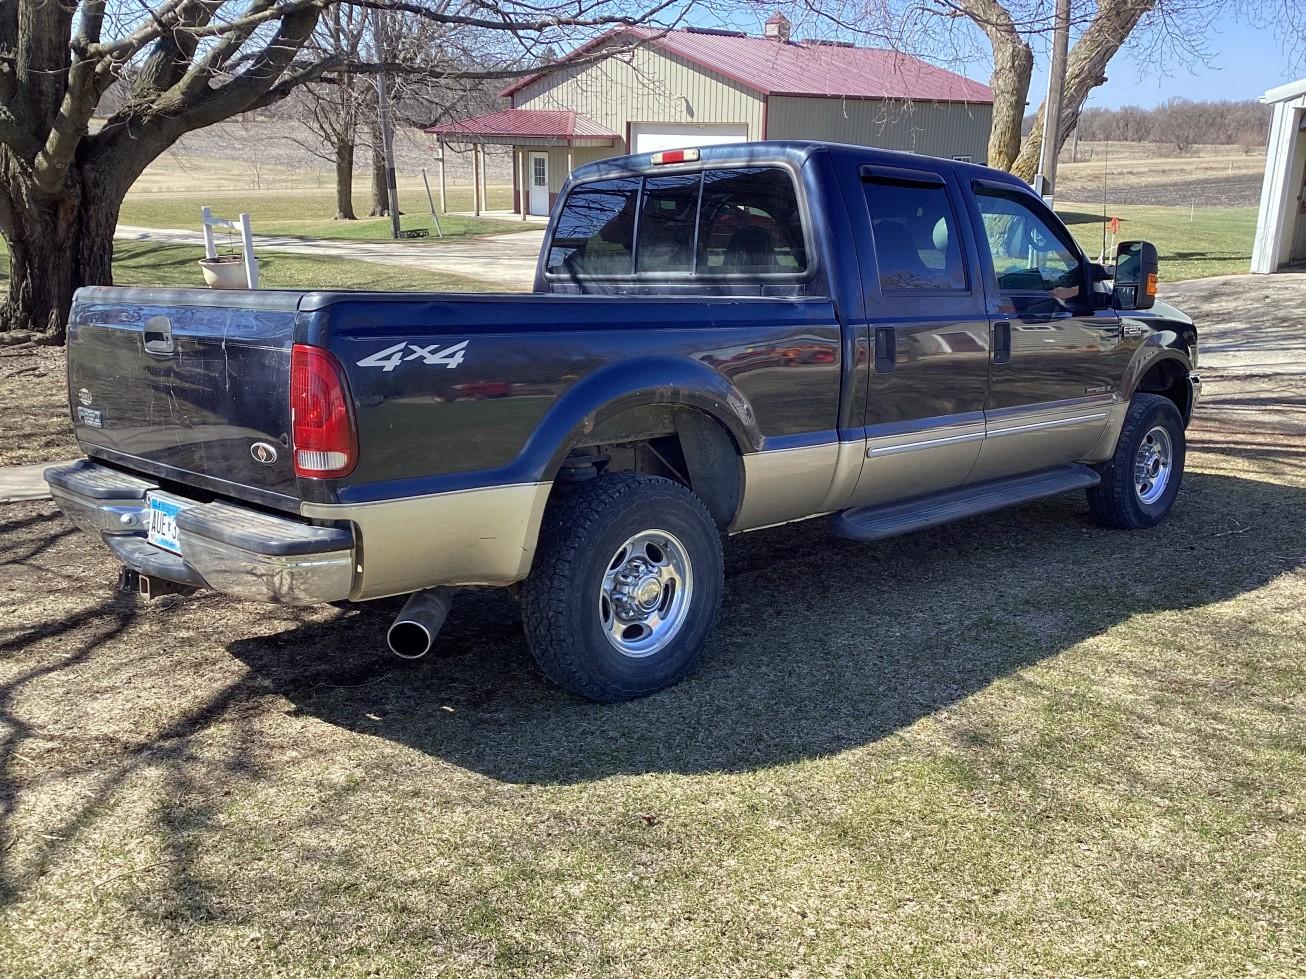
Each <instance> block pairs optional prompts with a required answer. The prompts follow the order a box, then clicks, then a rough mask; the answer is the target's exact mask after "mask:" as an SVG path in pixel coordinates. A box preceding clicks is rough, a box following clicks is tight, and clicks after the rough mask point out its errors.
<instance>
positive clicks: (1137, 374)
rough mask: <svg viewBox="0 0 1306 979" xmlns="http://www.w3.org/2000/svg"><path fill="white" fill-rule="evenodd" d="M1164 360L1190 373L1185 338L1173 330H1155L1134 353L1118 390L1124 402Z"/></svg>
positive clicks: (1189, 359) (1191, 366) (1189, 361)
mask: <svg viewBox="0 0 1306 979" xmlns="http://www.w3.org/2000/svg"><path fill="white" fill-rule="evenodd" d="M1164 360H1173V361H1177V362H1178V363H1179V365H1180V366H1181V367H1182V368H1183V371H1184V373H1185V374H1191V373H1192V370H1193V362H1192V358H1190V357H1189V355H1188V346H1187V343H1186V342H1185V338H1184V337H1183V336H1182V335H1181V334H1179V333H1177V332H1176V331H1174V330H1168V329H1161V330H1156V331H1155V332H1153V333H1152V334H1151V335H1150V336H1148V337H1147V339H1146V340H1144V341H1143V342H1142V343H1141V344H1139V346H1138V349H1137V350H1136V351H1134V356H1133V357H1132V358H1131V359H1130V361H1129V364H1128V366H1127V367H1126V368H1125V375H1124V377H1123V378H1121V381H1120V390H1121V392H1122V394H1123V395H1124V398H1125V400H1128V399H1130V398H1132V397H1133V396H1134V393H1135V392H1136V391H1137V390H1138V385H1139V382H1140V381H1142V379H1143V378H1144V377H1145V376H1146V375H1147V372H1148V371H1150V370H1151V369H1152V368H1153V367H1155V366H1156V365H1157V364H1159V363H1161V362H1162V361H1164Z"/></svg>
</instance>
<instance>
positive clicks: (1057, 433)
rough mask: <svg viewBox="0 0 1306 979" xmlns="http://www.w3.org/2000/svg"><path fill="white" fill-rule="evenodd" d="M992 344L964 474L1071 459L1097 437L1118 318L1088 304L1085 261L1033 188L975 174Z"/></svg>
mask: <svg viewBox="0 0 1306 979" xmlns="http://www.w3.org/2000/svg"><path fill="white" fill-rule="evenodd" d="M972 190H973V195H972V201H971V219H972V223H973V226H974V229H975V237H976V239H977V242H978V245H979V250H980V253H981V265H982V275H983V278H984V282H985V295H986V299H987V308H988V320H989V328H990V336H991V351H990V357H989V364H988V397H987V399H986V401H985V408H984V413H985V437H984V444H983V447H982V449H981V450H980V454H979V459H978V461H977V463H976V465H975V471H974V473H973V476H972V478H973V479H976V480H982V479H990V478H994V477H999V476H1006V475H1012V474H1016V473H1022V472H1028V471H1032V470H1035V469H1041V468H1044V467H1046V466H1051V465H1057V464H1060V463H1065V462H1074V461H1076V460H1078V459H1081V458H1083V457H1084V456H1085V455H1086V454H1087V453H1088V452H1089V451H1090V450H1091V449H1092V447H1093V446H1094V444H1095V443H1096V442H1097V441H1098V440H1099V438H1101V436H1102V433H1103V432H1104V431H1105V429H1106V426H1107V421H1108V414H1109V411H1110V409H1111V406H1112V405H1113V404H1114V403H1116V401H1117V399H1118V389H1117V386H1118V384H1119V380H1120V377H1121V375H1122V374H1123V371H1124V364H1123V363H1122V362H1121V358H1122V356H1123V357H1125V358H1126V359H1127V356H1128V351H1127V350H1125V349H1124V347H1123V345H1122V339H1121V322H1120V317H1119V316H1118V315H1117V314H1116V313H1115V312H1114V311H1113V310H1111V309H1097V308H1095V306H1096V305H1097V303H1095V302H1094V297H1093V291H1092V287H1091V281H1090V275H1089V265H1088V261H1087V260H1086V259H1085V257H1084V255H1083V253H1082V252H1081V251H1080V249H1079V246H1078V245H1077V244H1076V243H1075V241H1074V239H1073V238H1072V237H1071V235H1070V233H1069V232H1068V231H1067V230H1066V228H1065V226H1064V225H1063V224H1062V223H1061V222H1060V221H1059V220H1058V219H1057V217H1056V216H1055V215H1054V214H1053V213H1052V212H1051V211H1050V210H1049V209H1048V207H1047V206H1046V205H1045V204H1044V203H1043V201H1042V200H1041V199H1039V198H1038V197H1037V196H1036V195H1035V194H1034V193H1033V192H1031V191H1028V190H1025V189H1023V188H1022V187H1020V186H1017V185H1014V184H1009V183H1005V182H998V181H989V180H975V181H974V183H973V185H972Z"/></svg>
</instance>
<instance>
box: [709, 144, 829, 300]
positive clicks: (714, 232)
mask: <svg viewBox="0 0 1306 979" xmlns="http://www.w3.org/2000/svg"><path fill="white" fill-rule="evenodd" d="M806 271H807V250H806V247H805V245H804V243H803V222H802V215H801V212H800V211H799V208H798V198H797V196H796V195H795V193H794V182H793V180H792V179H791V178H790V176H789V174H788V173H786V172H785V171H784V170H781V169H779V168H777V167H747V168H744V169H739V170H706V171H704V172H703V202H702V205H701V207H700V213H699V230H698V273H699V274H700V275H705V274H706V275H768V274H774V273H777V272H780V273H784V272H789V273H800V272H806Z"/></svg>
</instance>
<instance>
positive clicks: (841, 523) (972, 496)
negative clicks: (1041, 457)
mask: <svg viewBox="0 0 1306 979" xmlns="http://www.w3.org/2000/svg"><path fill="white" fill-rule="evenodd" d="M1101 481H1102V477H1101V476H1099V475H1098V474H1097V473H1096V472H1094V471H1093V470H1092V469H1090V468H1089V467H1088V466H1081V465H1077V464H1071V465H1066V466H1053V467H1052V468H1051V469H1042V470H1040V471H1039V472H1035V473H1028V474H1026V475H1024V476H1009V477H1007V478H1005V479H994V480H990V481H988V482H985V483H974V484H972V485H970V486H960V487H958V488H957V489H951V490H945V491H944V492H942V493H932V494H930V495H929V496H918V497H916V498H915V499H911V500H903V501H902V502H900V503H886V504H883V505H881V506H863V507H853V508H851V509H849V510H841V511H840V512H839V513H836V514H834V515H833V516H832V517H830V529H831V530H833V531H834V532H835V533H836V534H838V535H839V536H840V537H847V538H848V539H849V540H862V541H866V540H880V539H881V538H884V537H896V536H897V535H898V534H909V533H911V532H912V531H914V530H924V529H925V528H926V527H936V526H938V525H939V524H944V523H951V522H952V521H954V520H961V519H962V518H963V517H973V516H975V515H977V514H980V513H990V512H992V511H994V510H1002V509H1004V508H1006V507H1009V506H1019V505H1020V504H1022V503H1029V502H1031V501H1033V500H1040V499H1042V498H1043V497H1045V496H1055V495H1056V494H1058V493H1065V492H1067V491H1069V490H1077V489H1087V488H1088V487H1090V486H1096V485H1097V484H1098V483H1100V482H1101Z"/></svg>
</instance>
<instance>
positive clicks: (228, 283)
mask: <svg viewBox="0 0 1306 979" xmlns="http://www.w3.org/2000/svg"><path fill="white" fill-rule="evenodd" d="M227 248H228V251H227V253H226V254H223V255H215V256H213V257H212V258H208V257H207V256H206V257H204V258H201V259H200V271H202V272H203V273H204V284H205V285H206V286H208V287H209V288H210V289H247V288H249V281H248V280H247V279H246V277H245V257H244V255H242V254H240V253H239V252H237V251H236V250H235V243H234V242H229V243H228V245H227ZM250 260H251V262H253V264H254V267H255V268H257V267H258V259H257V258H251V259H250Z"/></svg>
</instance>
